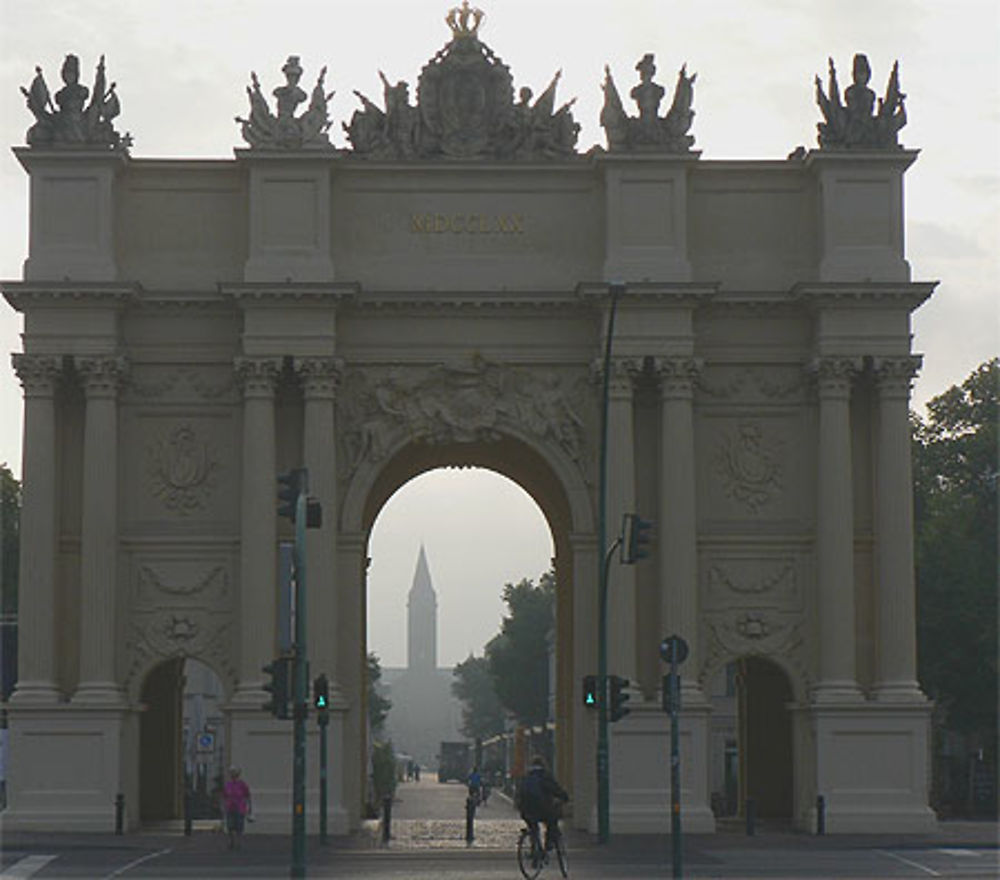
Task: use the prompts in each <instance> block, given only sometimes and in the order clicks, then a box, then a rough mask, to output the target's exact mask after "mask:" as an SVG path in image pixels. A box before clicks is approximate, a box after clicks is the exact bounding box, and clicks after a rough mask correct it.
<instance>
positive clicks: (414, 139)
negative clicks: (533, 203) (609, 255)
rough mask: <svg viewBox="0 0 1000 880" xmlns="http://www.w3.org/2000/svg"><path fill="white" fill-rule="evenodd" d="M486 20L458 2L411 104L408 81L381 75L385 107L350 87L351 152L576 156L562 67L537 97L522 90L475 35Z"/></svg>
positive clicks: (378, 155)
mask: <svg viewBox="0 0 1000 880" xmlns="http://www.w3.org/2000/svg"><path fill="white" fill-rule="evenodd" d="M484 18H485V14H484V13H483V11H482V10H481V9H475V8H472V7H470V6H469V2H468V0H463V3H462V5H461V6H459V7H455V8H454V9H452V10H450V11H449V13H448V14H447V16H446V17H445V22H446V23H447V25H448V27H449V29H450V30H451V34H452V38H451V41H450V42H449V43H448V44H447V45H446V46H445V47H444V48H443V49H442V50H441V51H440V52H438V53H437V55H435V56H434V58H432V59H431V61H429V62H428V63H427V64H426V65H425V66H424V68H423V70H422V71H421V73H420V79H419V82H418V84H417V90H416V106H414V105H412V104H410V92H409V85H408V84H407V83H406V82H403V81H400V82H398V83H397V84H396V85H391V84H390V83H389V81H388V80H387V79H386V77H385V75H384V74H383V73H381V72H379V76H380V77H381V79H382V84H383V89H384V101H385V109H384V110H383V109H382V108H380V107H378V106H376V105H375V104H374V103H373V102H372V101H370V100H369V99H368V98H367V97H366V96H365V95H363V94H362V93H361V92H358V91H355V93H354V94H355V95H357V97H358V100H360V101H361V108H360V109H358V110H356V111H355V112H354V115H353V116H352V117H351V122H350V124H349V125H344V131H345V132H346V133H347V137H348V139H349V140H350V142H351V147H352V148H353V152H354V155H356V156H359V157H362V158H372V159H410V158H419V159H429V158H451V159H478V158H492V159H544V158H557V157H562V156H570V155H575V152H576V139H577V136H578V134H579V131H580V126H579V125H578V124H577V123H576V122H575V121H574V119H573V115H572V113H571V108H572V106H573V104H574V101H575V99H574V100H573V101H569V102H568V103H566V104H563V105H562V106H560V107H559V108H558V109H556V103H555V93H556V86H557V84H558V82H559V79H560V76H561V72H560V73H557V74H556V75H555V76H554V77H553V79H552V82H551V83H549V85H548V87H547V88H546V89H545V91H543V92H542V94H541V95H540V96H539V97H538V99H537V100H536V101H534V102H532V100H531V99H532V94H533V93H532V91H531V89H530V88H527V87H524V88H522V89H521V90H520V96H519V97H520V100H519V101H518V102H517V103H516V104H515V102H514V87H513V81H512V78H511V75H510V70H509V68H508V67H507V66H506V65H505V64H504V63H503V62H502V61H501V60H500V59H499V58H498V57H497V56H496V55H495V54H494V53H493V51H492V50H491V49H490V48H489V46H487V45H486V44H485V43H483V42H482V41H481V40H480V39H479V29H480V26H481V25H482V22H483V20H484Z"/></svg>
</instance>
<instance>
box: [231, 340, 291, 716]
mask: <svg viewBox="0 0 1000 880" xmlns="http://www.w3.org/2000/svg"><path fill="white" fill-rule="evenodd" d="M234 366H235V369H236V374H237V376H238V378H239V379H240V381H241V383H242V386H243V483H242V494H241V498H242V504H241V525H240V591H239V592H240V661H239V684H238V685H237V688H236V694H235V695H234V697H233V701H234V702H235V703H248V704H257V703H262V702H263V701H264V699H265V698H266V696H267V694H266V692H265V691H264V690H263V688H262V684H263V678H264V674H263V670H262V667H263V666H264V665H265V664H267V663H269V662H270V661H271V660H272V659H273V655H274V647H275V620H276V614H277V611H276V596H277V590H276V587H275V584H276V583H277V537H276V521H275V518H276V516H277V513H276V505H277V486H278V484H277V470H276V463H275V438H274V389H275V383H276V382H277V379H278V374H279V373H280V371H281V361H280V359H279V358H249V357H242V358H237V359H236V361H235V364H234Z"/></svg>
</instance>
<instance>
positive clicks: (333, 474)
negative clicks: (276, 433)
mask: <svg viewBox="0 0 1000 880" xmlns="http://www.w3.org/2000/svg"><path fill="white" fill-rule="evenodd" d="M342 368H343V367H342V363H341V362H340V361H339V360H338V359H336V358H329V357H303V358H296V359H295V369H296V372H298V374H299V377H300V379H301V382H302V388H303V392H304V398H305V418H304V421H305V430H304V434H305V436H304V441H303V447H304V448H303V460H304V463H305V466H306V467H307V468H308V469H309V494H310V495H312V496H314V497H315V498H316V499H318V500H319V502H320V503H321V504H322V505H323V525H322V527H321V528H318V529H309V530H308V531H307V532H306V571H307V572H308V577H309V584H308V590H309V615H308V621H307V632H306V640H307V643H308V645H309V658H310V662H311V664H312V674H313V675H319V674H320V673H321V672H322V673H326V675H327V676H329V678H330V680H331V683H334V682H336V681H337V680H338V677H337V668H336V659H337V658H336V641H337V640H336V639H335V638H331V635H330V634H331V633H336V632H338V631H339V630H338V627H337V592H338V585H337V579H336V560H337V506H338V505H337V444H336V439H335V438H336V436H337V434H336V430H337V425H336V410H335V406H334V404H335V401H336V395H337V385H338V382H339V381H340V376H341V371H342Z"/></svg>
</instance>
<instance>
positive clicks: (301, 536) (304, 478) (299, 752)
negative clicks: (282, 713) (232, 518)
mask: <svg viewBox="0 0 1000 880" xmlns="http://www.w3.org/2000/svg"><path fill="white" fill-rule="evenodd" d="M308 493H309V472H308V471H307V470H306V469H305V468H302V470H301V480H300V482H299V496H298V498H297V499H296V501H295V646H294V663H295V667H294V670H295V671H294V677H295V684H294V687H293V689H292V693H293V700H294V712H293V718H294V749H295V751H294V759H293V765H292V871H291V876H292V877H305V876H306V700H307V699H308V697H307V692H308V687H307V684H306V677H307V675H308V673H307V671H306V496H307V495H308Z"/></svg>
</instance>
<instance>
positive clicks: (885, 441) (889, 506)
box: [875, 356, 921, 700]
mask: <svg viewBox="0 0 1000 880" xmlns="http://www.w3.org/2000/svg"><path fill="white" fill-rule="evenodd" d="M919 367H920V358H919V357H913V356H906V357H898V358H880V359H878V360H877V361H876V364H875V375H876V380H877V384H878V453H877V457H876V468H877V471H876V498H875V502H876V503H875V507H876V511H875V547H876V557H877V560H878V636H879V642H878V671H877V674H876V686H875V693H876V696H877V697H878V698H879V699H884V700H893V699H903V700H906V699H914V698H919V697H920V696H921V695H920V686H919V685H918V684H917V675H916V672H917V646H916V638H917V632H916V631H917V621H916V584H915V578H914V573H913V483H912V479H913V474H912V465H911V460H910V422H909V400H910V382H911V380H912V379H913V377H914V376H915V375H916V373H917V370H918V369H919Z"/></svg>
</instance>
